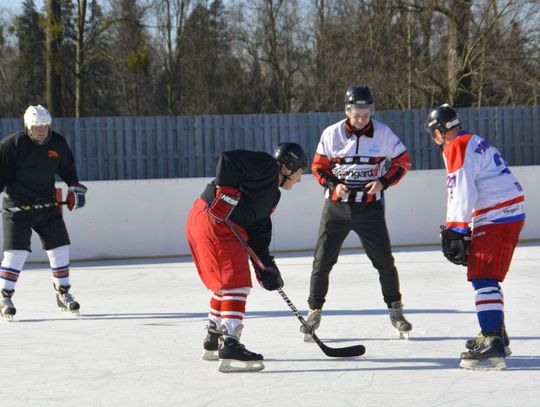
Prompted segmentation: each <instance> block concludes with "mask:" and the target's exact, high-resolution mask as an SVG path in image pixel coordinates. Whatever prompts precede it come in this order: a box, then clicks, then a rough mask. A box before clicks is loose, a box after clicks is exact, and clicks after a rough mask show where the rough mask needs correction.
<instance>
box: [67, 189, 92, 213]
mask: <svg viewBox="0 0 540 407" xmlns="http://www.w3.org/2000/svg"><path fill="white" fill-rule="evenodd" d="M87 190H88V188H86V187H85V186H84V185H82V184H78V185H71V186H70V187H69V188H68V192H67V197H66V202H67V207H68V209H69V210H70V211H72V210H74V209H78V208H82V207H83V206H84V205H85V203H86V197H85V194H86V191H87Z"/></svg>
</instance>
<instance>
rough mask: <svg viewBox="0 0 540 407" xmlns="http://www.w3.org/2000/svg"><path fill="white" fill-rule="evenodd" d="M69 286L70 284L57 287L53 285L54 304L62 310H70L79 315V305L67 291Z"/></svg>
mask: <svg viewBox="0 0 540 407" xmlns="http://www.w3.org/2000/svg"><path fill="white" fill-rule="evenodd" d="M70 288H71V286H70V285H66V286H63V285H61V286H60V287H57V286H56V285H55V286H54V289H55V290H56V304H57V305H58V308H60V310H61V311H62V312H70V313H72V314H76V315H79V309H80V307H81V306H80V305H79V303H78V302H77V301H75V298H73V295H71V294H70V293H69V289H70Z"/></svg>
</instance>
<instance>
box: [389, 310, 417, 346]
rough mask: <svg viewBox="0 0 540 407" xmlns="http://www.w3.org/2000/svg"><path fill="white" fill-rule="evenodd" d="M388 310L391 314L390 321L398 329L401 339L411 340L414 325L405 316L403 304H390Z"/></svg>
mask: <svg viewBox="0 0 540 407" xmlns="http://www.w3.org/2000/svg"><path fill="white" fill-rule="evenodd" d="M390 307H391V308H389V309H388V311H389V314H390V321H391V322H392V325H393V326H394V328H396V329H397V332H398V334H399V337H400V338H401V339H409V333H410V332H411V330H412V324H411V323H410V322H409V321H407V320H406V319H405V317H404V316H403V304H402V303H401V301H395V302H393V303H392V304H390Z"/></svg>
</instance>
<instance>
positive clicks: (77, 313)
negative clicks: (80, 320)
mask: <svg viewBox="0 0 540 407" xmlns="http://www.w3.org/2000/svg"><path fill="white" fill-rule="evenodd" d="M59 309H60V312H62V314H65V315H73V316H77V317H78V316H80V315H81V310H80V309H74V310H69V309H67V308H59Z"/></svg>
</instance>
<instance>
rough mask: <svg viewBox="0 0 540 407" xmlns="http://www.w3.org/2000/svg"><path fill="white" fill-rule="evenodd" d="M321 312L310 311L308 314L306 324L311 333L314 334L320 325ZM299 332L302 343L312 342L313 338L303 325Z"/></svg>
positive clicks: (317, 310) (318, 310)
mask: <svg viewBox="0 0 540 407" xmlns="http://www.w3.org/2000/svg"><path fill="white" fill-rule="evenodd" d="M321 312H322V310H320V309H310V310H309V312H308V316H307V318H306V324H307V325H308V326H309V327H310V328H311V331H312V332H315V331H316V330H317V328H318V327H319V325H320V324H321ZM300 332H301V333H303V334H304V342H313V338H312V337H311V335H310V334H309V332H308V331H307V329H306V328H305V327H304V325H301V326H300Z"/></svg>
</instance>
